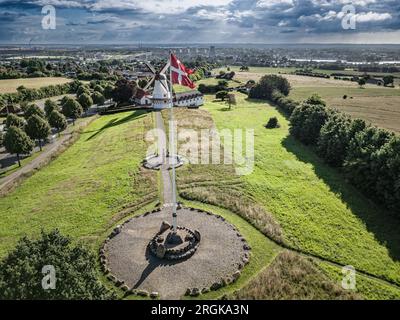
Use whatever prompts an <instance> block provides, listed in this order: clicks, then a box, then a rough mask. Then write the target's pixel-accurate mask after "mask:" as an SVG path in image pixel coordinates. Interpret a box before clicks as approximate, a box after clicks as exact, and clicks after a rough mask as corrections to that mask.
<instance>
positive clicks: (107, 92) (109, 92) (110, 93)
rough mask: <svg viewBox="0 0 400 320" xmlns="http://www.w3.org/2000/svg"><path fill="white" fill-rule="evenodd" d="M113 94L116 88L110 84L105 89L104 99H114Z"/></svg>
mask: <svg viewBox="0 0 400 320" xmlns="http://www.w3.org/2000/svg"><path fill="white" fill-rule="evenodd" d="M113 92H114V87H113V86H112V85H110V84H108V85H107V86H106V87H105V88H104V97H105V98H106V99H107V100H110V99H112V97H113Z"/></svg>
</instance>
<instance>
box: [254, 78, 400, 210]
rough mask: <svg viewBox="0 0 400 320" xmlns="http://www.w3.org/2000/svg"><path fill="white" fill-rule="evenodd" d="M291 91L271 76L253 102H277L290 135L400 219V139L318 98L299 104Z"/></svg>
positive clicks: (260, 85)
mask: <svg viewBox="0 0 400 320" xmlns="http://www.w3.org/2000/svg"><path fill="white" fill-rule="evenodd" d="M282 88H283V89H284V90H282ZM289 90H290V86H289V87H288V83H287V80H286V79H285V78H283V77H280V76H271V75H269V76H265V77H263V78H262V79H261V80H260V82H259V83H258V84H257V85H256V86H255V87H254V88H253V89H252V90H251V91H250V97H253V98H257V97H261V98H263V99H268V100H271V101H273V102H275V103H276V104H277V105H278V106H279V107H281V108H282V109H283V110H284V111H285V112H286V113H287V114H288V115H289V116H290V133H291V134H292V135H293V136H294V137H295V138H296V139H298V140H299V141H301V142H302V143H304V144H305V145H308V146H312V147H314V149H315V150H316V151H317V153H318V155H319V156H320V157H321V158H322V159H323V160H324V161H325V162H326V163H327V164H329V165H330V166H333V167H336V168H341V169H342V170H343V172H344V174H345V176H346V178H347V179H348V180H349V181H350V182H351V183H352V184H353V185H354V186H355V187H356V188H357V189H359V190H361V191H362V192H363V193H364V194H365V195H366V196H367V197H369V198H372V199H374V200H375V201H376V202H378V203H380V204H382V205H384V206H385V207H387V208H389V209H390V210H392V211H394V212H396V213H397V214H398V215H399V216H400V137H399V136H397V135H395V134H394V133H392V132H389V131H387V130H385V129H380V128H377V127H374V126H371V125H369V124H367V123H366V122H365V121H364V120H361V119H352V118H351V117H350V116H348V115H346V114H344V113H342V112H340V111H338V110H335V109H332V108H328V107H327V106H326V103H325V102H324V101H323V100H322V99H321V98H320V97H319V96H318V95H313V96H311V97H310V98H309V99H307V100H306V101H304V102H303V103H301V104H299V103H297V102H295V101H293V100H292V99H290V98H288V97H287V95H288V94H289Z"/></svg>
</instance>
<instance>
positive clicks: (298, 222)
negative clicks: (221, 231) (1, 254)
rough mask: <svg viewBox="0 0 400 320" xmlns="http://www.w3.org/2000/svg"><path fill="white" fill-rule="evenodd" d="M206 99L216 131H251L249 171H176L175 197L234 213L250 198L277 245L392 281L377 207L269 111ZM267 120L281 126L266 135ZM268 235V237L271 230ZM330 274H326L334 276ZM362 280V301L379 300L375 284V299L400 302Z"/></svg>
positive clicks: (394, 239) (390, 239) (390, 246)
mask: <svg viewBox="0 0 400 320" xmlns="http://www.w3.org/2000/svg"><path fill="white" fill-rule="evenodd" d="M207 100H208V102H207V104H206V106H205V109H206V110H207V111H208V112H209V113H210V114H211V115H212V118H213V119H214V121H215V125H216V126H217V128H218V129H226V128H228V129H237V128H255V156H256V159H255V169H254V172H253V173H252V174H251V175H248V176H243V177H238V176H236V177H232V171H231V169H230V168H227V167H224V166H215V167H210V166H201V165H197V166H196V165H193V166H190V167H189V168H182V169H180V170H179V171H178V186H179V192H180V195H181V196H182V197H183V199H191V200H196V201H201V202H206V203H212V204H214V205H216V203H218V202H219V205H220V206H222V207H227V208H229V209H231V210H232V208H236V209H238V210H239V211H240V209H241V208H240V206H241V205H242V203H246V201H245V200H246V199H247V198H250V199H251V200H252V202H253V203H255V204H257V205H260V206H262V208H263V209H264V211H263V212H264V217H267V216H268V215H270V216H272V219H273V220H275V221H276V222H277V223H278V224H279V225H280V227H281V229H282V237H283V241H284V243H286V244H287V245H289V246H290V247H291V248H293V249H296V250H300V251H301V252H303V253H305V254H310V255H312V256H315V257H320V258H322V259H323V261H329V262H333V263H338V264H340V265H353V266H354V267H355V268H356V269H357V270H359V271H360V272H362V273H365V274H371V275H374V276H375V277H377V278H379V279H383V280H387V281H389V282H392V283H396V284H397V285H399V284H400V252H399V248H398V245H397V244H398V243H399V242H400V230H399V227H398V223H397V221H394V220H393V221H389V220H390V219H388V218H387V215H385V214H382V209H381V208H379V207H377V206H376V205H374V204H373V203H372V202H370V201H369V200H368V199H366V198H365V197H363V196H362V195H361V194H360V193H359V192H357V190H355V189H354V188H352V187H351V186H350V185H348V184H347V183H346V181H345V179H344V178H343V177H342V176H341V175H340V174H339V173H338V172H337V171H335V170H334V169H331V168H329V167H328V166H326V165H324V164H323V163H322V161H320V160H319V159H318V158H317V156H315V155H314V153H313V152H312V151H311V150H309V149H308V148H307V147H304V146H302V145H301V144H299V143H298V142H297V141H294V140H293V139H292V138H291V137H289V133H288V122H287V120H286V119H285V118H284V117H282V116H281V115H280V113H279V112H278V111H277V110H276V109H275V108H273V107H271V106H269V105H268V104H266V103H262V102H258V101H248V100H246V99H245V97H244V96H240V98H239V99H238V105H237V106H236V107H235V108H234V109H233V110H232V111H228V109H227V107H226V105H225V104H224V103H222V102H216V101H213V97H208V98H207ZM190 112H196V111H190ZM273 116H276V117H277V118H278V119H279V122H280V124H281V128H280V129H276V130H272V131H271V130H266V129H265V128H264V127H263V125H264V124H265V123H266V122H267V120H268V119H269V118H270V117H273ZM176 117H177V119H178V121H179V119H180V118H182V116H181V115H179V113H177V115H176ZM194 117H196V118H197V119H200V120H199V122H201V121H202V119H203V117H205V115H204V116H203V117H201V118H199V115H198V114H197V113H196V114H193V115H192V116H190V115H186V117H184V119H185V120H184V121H183V123H184V124H186V126H192V125H193V123H192V122H191V121H190V119H192V118H194ZM196 125H197V122H196V124H195V126H196ZM224 192H225V194H224V196H219V195H221V194H223V193H224ZM240 197H242V198H240ZM238 202H239V203H240V204H238ZM245 209H249V208H245ZM252 210H253V208H250V210H244V211H247V212H250V211H252ZM233 211H234V210H233ZM383 217H384V218H383ZM247 219H248V220H249V221H253V223H255V224H256V225H257V223H258V224H260V221H262V220H263V217H262V216H260V215H259V216H258V217H257V221H255V220H254V217H252V216H251V215H250V216H248V217H247ZM270 219H271V217H268V218H267V220H268V221H271V220H270ZM261 226H262V222H261ZM258 227H260V225H258ZM269 234H270V235H272V237H273V238H274V237H276V234H277V233H276V232H275V233H274V232H269ZM329 266H330V269H329V270H331V269H332V268H333V270H335V272H336V273H340V272H341V271H340V268H338V267H337V266H336V265H331V264H330V263H329ZM325 269H326V268H324V270H325ZM335 272H330V273H329V272H326V273H327V274H328V275H329V276H330V277H331V278H335V276H334V274H335ZM362 279H363V287H362V288H360V289H359V290H360V293H361V294H363V295H364V297H366V298H374V297H375V298H376V297H377V296H379V292H378V293H376V292H375V291H376V290H378V289H377V288H379V287H380V288H381V289H379V290H382V295H381V298H384V297H393V296H396V297H400V291H399V288H398V287H396V286H390V285H388V284H387V283H384V284H382V283H381V282H380V281H379V280H378V281H376V280H371V279H370V278H368V277H364V276H362ZM381 286H383V287H381ZM382 288H383V289H382ZM373 292H375V293H373Z"/></svg>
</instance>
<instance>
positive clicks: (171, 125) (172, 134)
mask: <svg viewBox="0 0 400 320" xmlns="http://www.w3.org/2000/svg"><path fill="white" fill-rule="evenodd" d="M171 58H172V51H171V52H170V53H169V91H170V93H171V105H170V111H169V112H170V115H169V138H170V148H171V152H170V157H169V159H170V163H171V156H172V159H173V162H172V202H173V204H172V208H173V209H172V227H173V231H174V233H176V231H177V228H178V226H177V218H178V215H177V203H176V170H175V163H174V162H175V161H176V162H178V157H177V155H176V154H175V153H176V152H175V122H174V97H173V83H172V68H171V67H172V64H171V63H172V59H171Z"/></svg>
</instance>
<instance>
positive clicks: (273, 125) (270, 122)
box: [265, 117, 280, 129]
mask: <svg viewBox="0 0 400 320" xmlns="http://www.w3.org/2000/svg"><path fill="white" fill-rule="evenodd" d="M265 127H266V128H267V129H276V128H280V124H279V122H278V118H277V117H272V118H270V119H269V120H268V123H267V124H266V125H265Z"/></svg>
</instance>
